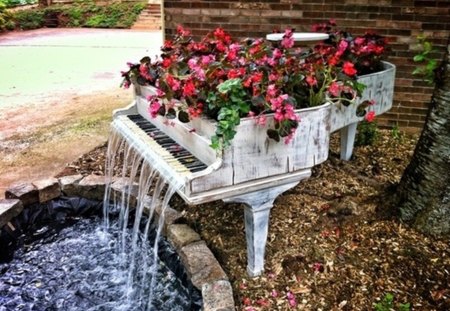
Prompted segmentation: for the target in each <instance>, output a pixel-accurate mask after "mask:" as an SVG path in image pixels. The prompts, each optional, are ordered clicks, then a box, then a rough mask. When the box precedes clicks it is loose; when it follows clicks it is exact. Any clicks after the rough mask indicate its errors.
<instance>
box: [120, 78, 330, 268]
mask: <svg viewBox="0 0 450 311" xmlns="http://www.w3.org/2000/svg"><path fill="white" fill-rule="evenodd" d="M135 90H136V96H135V100H134V101H133V103H132V104H131V105H130V106H128V107H126V108H124V109H120V110H117V111H115V112H114V118H113V122H112V129H113V131H116V132H117V133H119V134H120V135H121V136H122V137H123V138H124V139H125V140H126V141H127V142H128V143H129V144H130V145H133V146H134V148H135V149H136V150H135V151H136V152H138V153H139V154H140V155H142V156H143V157H144V159H145V162H146V163H148V164H149V165H151V166H152V167H154V168H155V169H157V170H158V171H159V172H160V175H161V176H164V178H165V179H166V180H167V181H168V182H169V183H170V184H171V185H172V186H173V187H174V188H175V189H176V191H177V193H178V194H179V195H180V196H181V197H182V198H183V199H184V200H185V201H186V202H187V203H188V204H200V203H205V202H211V201H214V200H224V201H225V202H240V203H244V204H245V228H246V239H247V256H248V266H247V271H248V273H249V275H250V276H257V275H259V274H261V272H262V271H263V269H264V250H265V245H266V240H267V234H268V225H269V213H270V209H271V207H272V206H273V203H274V200H275V199H276V197H277V196H278V195H279V194H281V193H283V192H284V191H286V190H288V189H290V188H292V187H294V186H295V185H297V184H298V183H299V182H300V181H301V180H303V179H305V178H308V177H309V176H310V175H311V168H312V167H313V166H314V165H317V164H320V163H322V162H323V161H325V160H326V159H327V157H328V149H329V137H330V126H329V120H330V111H331V105H330V104H329V103H327V104H324V105H322V106H319V107H314V108H309V109H302V110H300V111H299V117H300V123H299V126H298V128H297V131H296V134H295V137H294V138H293V139H292V141H291V142H290V143H289V144H284V142H279V143H277V142H275V141H274V140H271V139H269V138H268V137H267V135H266V130H267V127H262V126H259V125H257V124H256V123H255V120H254V119H252V118H246V119H242V120H241V124H240V125H239V128H238V129H237V134H236V136H235V138H234V139H233V141H232V143H231V146H229V147H228V148H226V149H225V150H223V151H220V152H218V151H216V150H214V149H212V148H211V147H210V143H211V141H210V137H211V134H213V133H214V131H215V127H214V121H211V120H207V119H198V120H193V121H191V122H190V123H181V122H177V121H175V124H174V125H168V124H167V122H165V120H164V119H163V118H162V117H157V118H152V117H151V116H150V115H149V113H148V102H147V100H146V98H147V96H148V95H149V94H151V93H152V92H153V91H152V88H151V87H136V88H135ZM269 120H270V116H269ZM269 122H270V121H269Z"/></svg>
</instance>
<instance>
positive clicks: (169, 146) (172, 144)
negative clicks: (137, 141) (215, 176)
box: [127, 114, 208, 173]
mask: <svg viewBox="0 0 450 311" xmlns="http://www.w3.org/2000/svg"><path fill="white" fill-rule="evenodd" d="M127 117H128V119H130V120H131V121H132V122H133V123H134V124H135V125H136V126H138V127H139V128H140V129H141V130H142V131H143V132H144V133H145V134H146V135H147V136H148V137H150V138H151V139H152V140H153V141H155V142H156V143H157V144H158V145H159V146H160V147H162V148H163V149H164V150H165V151H167V152H168V153H169V154H170V156H169V155H166V156H165V158H166V159H167V157H169V158H172V159H173V160H175V162H178V163H179V164H180V165H181V166H182V167H184V168H186V169H187V170H188V171H190V172H192V173H195V172H199V171H202V170H204V169H206V168H207V167H208V166H207V165H206V164H205V163H203V162H202V161H200V160H199V159H197V158H196V157H195V156H194V155H193V154H192V153H190V152H189V151H188V150H187V149H185V148H183V147H182V146H180V145H179V144H178V143H177V142H176V141H174V140H173V139H172V138H170V137H169V136H167V135H166V134H165V133H164V132H163V131H161V130H160V129H158V128H157V127H156V126H155V125H153V124H152V123H150V122H149V121H148V120H146V119H145V118H143V117H142V116H141V115H139V114H133V115H127ZM171 162H172V163H173V162H174V161H171ZM178 163H177V164H178Z"/></svg>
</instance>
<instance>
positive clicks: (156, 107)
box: [148, 100, 161, 118]
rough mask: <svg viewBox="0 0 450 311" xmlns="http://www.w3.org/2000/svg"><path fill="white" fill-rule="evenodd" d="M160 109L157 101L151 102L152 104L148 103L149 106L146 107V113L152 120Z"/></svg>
mask: <svg viewBox="0 0 450 311" xmlns="http://www.w3.org/2000/svg"><path fill="white" fill-rule="evenodd" d="M160 108H161V103H160V102H159V100H153V102H152V103H150V105H149V106H148V112H149V113H150V115H151V116H152V118H156V116H157V115H158V111H159V109H160Z"/></svg>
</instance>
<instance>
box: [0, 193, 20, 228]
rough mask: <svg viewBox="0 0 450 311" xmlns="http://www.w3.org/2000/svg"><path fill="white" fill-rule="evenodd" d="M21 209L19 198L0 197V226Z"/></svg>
mask: <svg viewBox="0 0 450 311" xmlns="http://www.w3.org/2000/svg"><path fill="white" fill-rule="evenodd" d="M22 210H23V204H22V201H20V200H19V199H0V228H2V227H3V226H4V225H6V224H7V223H8V222H10V221H11V219H13V218H14V217H16V216H17V215H19V214H20V212H22Z"/></svg>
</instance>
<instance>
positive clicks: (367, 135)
mask: <svg viewBox="0 0 450 311" xmlns="http://www.w3.org/2000/svg"><path fill="white" fill-rule="evenodd" d="M379 135H380V133H379V132H378V127H377V123H376V122H368V121H366V120H363V121H362V122H360V123H359V124H358V132H357V133H356V137H355V145H356V146H371V145H373V144H374V143H375V142H376V141H377V139H378V137H379Z"/></svg>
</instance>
